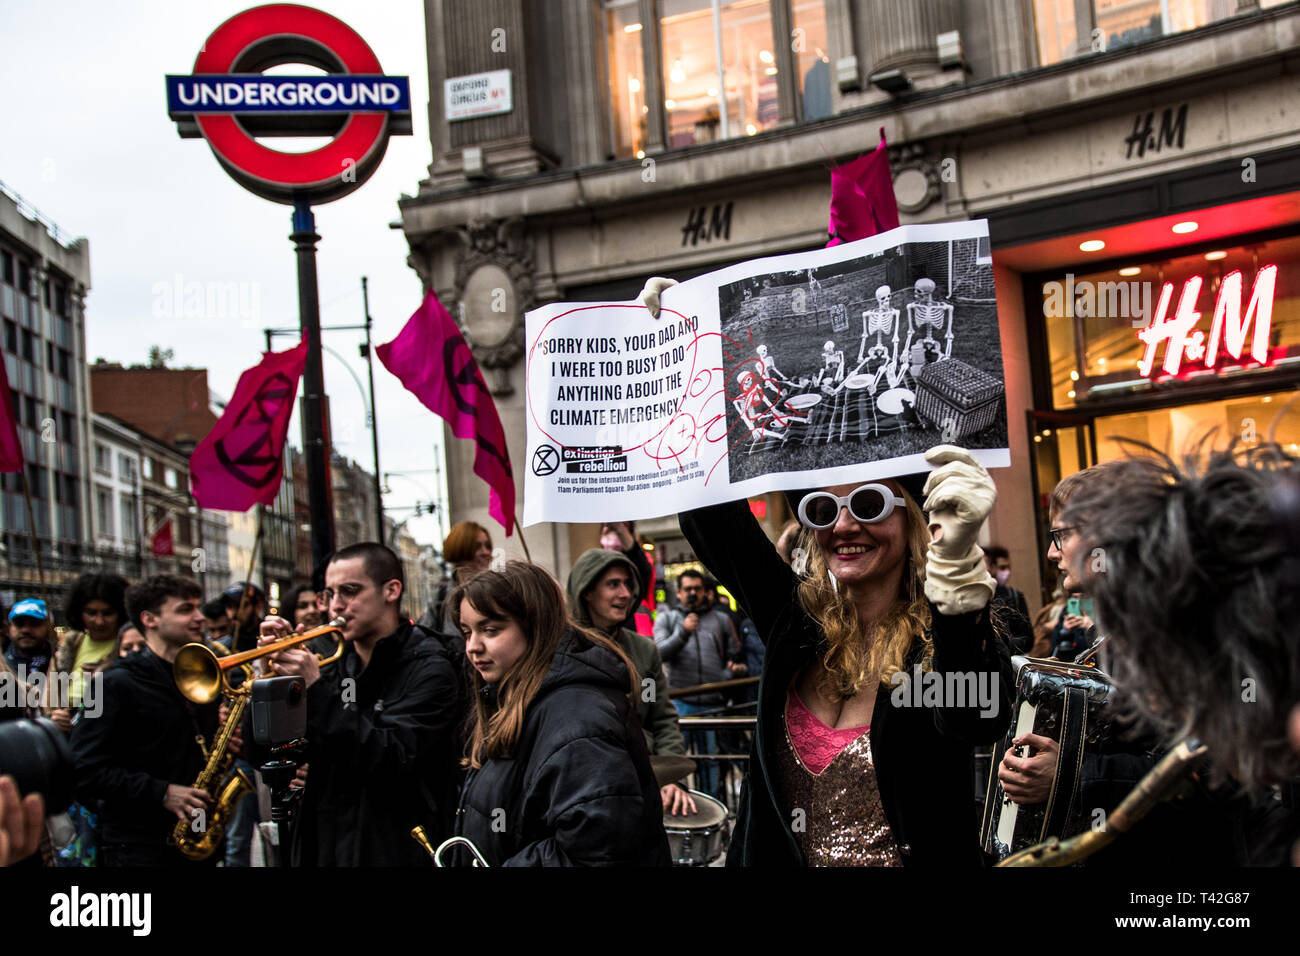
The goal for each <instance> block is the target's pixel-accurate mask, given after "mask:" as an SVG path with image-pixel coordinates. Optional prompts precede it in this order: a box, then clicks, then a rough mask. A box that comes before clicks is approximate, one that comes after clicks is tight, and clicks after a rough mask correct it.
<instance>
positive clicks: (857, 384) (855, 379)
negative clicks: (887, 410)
mask: <svg viewBox="0 0 1300 956" xmlns="http://www.w3.org/2000/svg"><path fill="white" fill-rule="evenodd" d="M874 378H875V376H874V375H866V374H862V375H850V376H849V377H848V378H846V379H845V380H844V387H845V388H849V389H854V390H857V389H859V388H866V387H867V386H868V385H870V384H871V382H872V380H873V379H874Z"/></svg>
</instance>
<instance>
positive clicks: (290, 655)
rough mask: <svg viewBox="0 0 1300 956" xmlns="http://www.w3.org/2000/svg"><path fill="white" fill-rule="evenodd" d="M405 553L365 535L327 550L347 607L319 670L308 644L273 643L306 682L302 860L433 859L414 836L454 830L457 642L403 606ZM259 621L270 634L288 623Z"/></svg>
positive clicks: (340, 606) (461, 697)
mask: <svg viewBox="0 0 1300 956" xmlns="http://www.w3.org/2000/svg"><path fill="white" fill-rule="evenodd" d="M404 587H405V585H404V578H403V574H402V564H401V562H400V561H399V560H398V558H397V555H395V554H394V553H393V552H392V551H390V550H389V549H388V548H386V547H384V546H383V545H381V544H375V543H371V542H365V543H362V544H355V545H351V546H349V547H346V548H343V549H342V550H340V551H338V552H336V553H335V554H334V556H333V557H332V558H331V559H330V562H329V566H328V568H327V569H326V572H325V588H324V592H325V595H326V598H327V600H328V605H329V610H328V612H327V613H328V615H329V618H330V620H334V619H335V618H340V617H341V618H342V619H343V621H344V624H343V638H344V641H345V642H346V647H345V650H344V652H343V657H342V658H341V659H340V660H339V661H337V662H336V663H333V664H330V665H328V666H327V667H325V668H324V669H323V670H322V669H321V668H320V667H319V665H318V664H317V661H316V657H315V656H314V655H313V654H311V653H310V652H308V651H306V650H303V649H301V648H290V649H288V650H284V651H280V652H279V653H277V654H274V655H272V658H271V660H272V663H273V664H274V666H275V669H276V671H277V673H279V674H298V675H301V676H302V677H303V679H304V680H305V681H306V683H307V740H308V744H307V764H308V767H309V769H308V772H307V785H306V793H305V794H304V796H303V802H302V807H301V808H300V810H299V813H298V825H297V828H296V832H295V836H294V852H293V860H294V862H295V864H296V865H299V866H427V865H429V862H430V861H429V858H428V855H427V854H426V853H425V851H424V850H423V849H421V848H420V845H419V844H418V843H416V842H415V840H413V839H411V836H410V831H411V828H412V827H414V826H415V825H417V824H419V825H422V826H423V827H424V828H425V830H426V832H427V833H428V835H429V838H430V839H431V840H433V842H434V843H435V844H436V843H438V842H440V841H441V840H443V839H445V838H446V837H448V836H450V835H451V829H452V823H453V819H454V814H455V809H456V787H457V784H458V781H459V767H458V758H459V756H460V747H459V736H458V730H459V728H460V725H461V723H462V720H463V718H464V714H465V707H466V696H465V692H464V690H463V686H464V685H463V683H462V681H463V672H462V670H461V668H460V667H459V666H458V663H459V662H458V661H457V659H456V657H455V655H454V652H453V651H452V650H451V649H450V648H449V647H448V646H447V645H446V644H445V643H444V641H443V639H442V637H441V636H440V635H435V634H432V633H429V632H426V631H424V630H422V629H421V628H418V627H415V626H413V625H412V624H411V622H410V621H409V620H408V619H407V618H405V617H404V616H403V615H402V614H401V610H400V608H401V600H402V592H403V590H404ZM292 630H293V629H292V627H291V626H290V624H289V622H288V621H286V620H284V619H283V618H279V617H271V618H267V619H266V620H265V621H264V622H263V623H262V640H263V641H264V642H266V641H269V640H275V639H277V638H282V637H284V636H286V635H287V634H289V633H291V632H292Z"/></svg>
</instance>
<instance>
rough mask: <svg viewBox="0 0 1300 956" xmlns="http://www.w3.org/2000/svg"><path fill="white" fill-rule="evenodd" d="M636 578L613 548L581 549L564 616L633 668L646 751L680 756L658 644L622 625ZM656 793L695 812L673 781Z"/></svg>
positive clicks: (678, 808)
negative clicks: (609, 643) (596, 634)
mask: <svg viewBox="0 0 1300 956" xmlns="http://www.w3.org/2000/svg"><path fill="white" fill-rule="evenodd" d="M639 578H640V575H639V572H638V569H637V566H636V565H635V564H634V563H633V562H632V561H631V560H630V559H629V558H628V557H626V556H625V555H623V554H622V553H620V552H618V551H612V550H609V549H608V548H604V547H601V548H591V549H589V550H587V551H584V552H583V553H582V554H581V556H579V558H578V560H577V562H575V563H574V565H573V570H572V571H570V572H569V581H568V585H567V590H568V598H569V616H570V617H572V618H573V620H574V621H575V622H576V623H578V624H580V625H582V626H583V627H590V628H594V629H595V630H598V631H600V632H601V633H602V634H605V635H607V636H608V637H610V638H611V639H612V640H613V641H614V643H616V644H617V645H618V646H619V647H621V648H622V649H623V653H625V654H626V655H627V656H628V659H629V660H630V661H631V662H632V664H633V666H634V667H635V668H636V672H637V679H638V680H639V681H640V682H641V694H640V697H639V698H638V699H637V700H638V704H637V709H638V711H639V716H640V718H641V730H642V732H643V733H644V734H645V742H646V748H647V749H648V750H649V751H650V755H651V756H662V755H665V754H675V755H678V756H684V755H685V753H686V741H685V740H683V739H682V731H681V727H680V726H678V723H677V708H676V707H674V706H673V702H672V700H671V699H670V698H669V697H668V679H667V678H666V677H665V676H664V664H663V660H662V659H661V658H660V657H659V649H658V648H657V647H655V642H654V641H652V640H651V639H650V638H648V637H645V636H643V635H641V634H638V633H636V632H635V631H633V630H631V629H630V628H629V627H628V626H627V617H628V611H629V609H631V608H634V607H636V604H637V597H638V591H637V588H638V581H639ZM659 797H660V799H661V800H662V801H663V808H664V810H665V811H666V812H668V813H671V814H674V815H677V814H681V813H688V812H689V813H694V812H695V801H694V800H693V799H691V796H690V794H688V793H687V792H686V791H685V790H683V789H682V788H681V787H679V786H677V785H676V784H675V783H670V784H668V785H666V786H663V787H660V788H659Z"/></svg>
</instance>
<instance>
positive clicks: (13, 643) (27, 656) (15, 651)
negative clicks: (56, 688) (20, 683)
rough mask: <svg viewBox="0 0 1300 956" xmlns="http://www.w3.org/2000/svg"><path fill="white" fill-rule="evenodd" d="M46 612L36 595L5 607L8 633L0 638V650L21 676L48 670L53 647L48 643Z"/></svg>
mask: <svg viewBox="0 0 1300 956" xmlns="http://www.w3.org/2000/svg"><path fill="white" fill-rule="evenodd" d="M49 623H50V613H49V611H48V610H47V609H46V607H45V602H44V601H42V600H40V599H39V598H23V599H22V600H21V601H19V602H18V603H17V604H15V605H14V606H13V607H12V608H11V609H10V610H9V628H8V633H7V634H5V635H3V638H4V639H3V640H0V652H2V653H3V654H4V659H5V663H7V664H8V665H9V667H10V669H12V670H13V671H14V673H16V674H17V675H18V676H19V677H20V678H21V679H23V680H26V679H27V677H26V675H28V674H36V673H40V674H44V673H45V672H46V671H48V670H49V667H50V657H51V656H52V655H53V653H54V648H53V647H52V646H51V644H50V631H49Z"/></svg>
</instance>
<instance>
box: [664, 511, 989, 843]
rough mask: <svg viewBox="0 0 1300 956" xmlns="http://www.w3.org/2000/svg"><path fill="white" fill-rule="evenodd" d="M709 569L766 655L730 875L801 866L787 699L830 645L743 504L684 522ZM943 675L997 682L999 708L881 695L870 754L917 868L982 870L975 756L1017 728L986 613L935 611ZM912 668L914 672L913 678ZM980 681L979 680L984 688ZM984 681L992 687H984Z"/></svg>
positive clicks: (937, 666) (937, 661) (897, 833)
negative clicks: (780, 747) (786, 772)
mask: <svg viewBox="0 0 1300 956" xmlns="http://www.w3.org/2000/svg"><path fill="white" fill-rule="evenodd" d="M678 518H679V521H680V523H681V526H682V531H683V532H684V533H685V534H686V538H687V540H688V541H689V542H690V543H691V547H693V548H694V549H695V553H696V554H697V555H699V557H700V560H701V561H703V562H704V565H705V567H707V568H708V569H709V570H710V571H711V572H713V575H714V576H715V577H716V578H717V579H718V580H719V581H720V582H722V583H723V584H724V585H725V586H726V588H727V590H728V591H730V592H731V593H732V594H733V595H735V597H736V599H737V600H738V601H739V602H740V604H741V606H742V607H743V608H744V609H745V611H746V613H747V614H748V615H749V617H750V618H752V619H753V621H754V625H755V626H756V627H757V629H758V633H759V634H760V635H761V636H762V637H763V638H764V639H765V641H766V644H767V655H766V658H765V659H764V663H763V675H762V680H761V681H760V683H759V703H758V722H757V725H756V729H755V734H754V745H753V748H752V750H751V752H750V760H749V773H748V775H747V776H746V778H745V784H744V787H743V789H742V792H741V799H740V808H739V811H738V814H737V818H736V825H735V828H734V829H733V831H732V837H731V845H730V847H729V849H728V851H727V865H728V866H803V865H804V858H803V855H802V853H801V852H800V851H799V847H798V844H797V843H796V842H795V839H794V836H793V834H792V832H791V830H790V820H791V817H790V809H791V808H790V807H787V806H785V805H784V802H783V797H782V793H781V785H780V782H779V780H778V779H777V778H776V776H775V774H776V760H775V756H776V746H777V742H778V741H780V740H781V739H782V736H783V734H784V730H783V728H782V714H783V713H784V708H785V700H786V691H787V689H788V688H789V686H790V682H791V680H792V679H793V678H794V676H795V674H797V673H798V672H799V671H800V670H802V669H803V668H804V667H805V666H807V665H808V664H809V663H811V662H812V661H813V660H815V659H816V658H817V656H818V654H819V653H820V651H819V645H820V643H821V641H822V634H821V631H820V629H819V628H818V626H817V624H816V623H815V622H814V621H813V620H812V619H811V618H810V617H809V616H808V615H807V613H806V612H805V611H804V610H803V608H802V607H801V606H800V604H799V600H798V596H797V594H796V592H795V589H796V586H797V581H796V578H795V575H794V572H793V571H791V570H790V568H789V567H788V566H786V564H785V563H784V562H783V561H782V560H781V558H780V556H779V555H778V554H777V553H776V549H775V548H774V547H773V546H772V543H771V542H770V541H769V540H768V539H767V536H766V535H765V534H763V531H762V529H761V528H759V526H758V522H757V521H756V520H754V517H753V515H752V514H750V511H749V507H748V505H747V504H746V503H745V502H744V501H740V502H732V503H729V504H725V505H716V506H713V507H710V508H701V509H699V510H696V511H688V512H685V513H683V514H681V515H679V516H678ZM931 612H932V615H933V626H932V635H931V636H932V638H933V640H934V660H933V666H934V670H935V672H937V673H940V674H942V673H948V672H957V671H960V672H968V673H974V674H992V675H994V676H995V677H996V683H995V684H994V685H993V686H994V690H995V696H994V700H995V703H994V708H993V713H992V714H991V715H990V716H981V715H980V708H979V707H978V706H971V707H946V708H940V707H915V706H913V707H897V706H893V704H892V700H893V695H892V694H891V692H890V689H889V688H887V687H881V688H880V690H879V691H878V693H877V694H876V704H875V709H874V710H873V712H872V717H871V752H872V755H873V759H874V761H875V767H876V779H877V783H878V785H879V787H880V798H881V803H882V804H883V806H884V810H885V816H886V817H887V818H888V820H889V824H890V827H891V828H892V830H893V832H894V838H895V840H896V841H897V843H898V845H899V847H900V850H901V851H902V854H903V859H904V862H905V863H906V864H907V865H908V866H918V867H925V866H928V867H977V866H979V865H980V864H981V855H980V852H979V833H978V827H977V825H976V821H975V820H974V818H973V815H972V813H971V792H972V789H973V783H972V780H973V766H972V751H973V745H975V744H987V743H992V742H994V741H995V740H997V739H998V738H999V737H1000V736H1001V735H1002V734H1003V732H1004V731H1005V730H1006V727H1007V724H1008V722H1009V720H1010V717H1011V699H1012V694H1013V681H1012V673H1011V662H1010V655H1009V654H1008V651H1007V648H1006V645H1005V643H1004V642H1003V641H1002V640H1001V639H999V638H998V637H997V635H996V634H995V633H994V631H993V627H992V624H991V621H990V617H989V612H988V609H987V608H985V609H982V610H980V611H975V612H972V613H970V614H963V615H957V616H951V617H950V616H946V615H942V614H940V613H939V612H938V611H937V610H936V609H934V608H933V606H932V607H931ZM912 664H913V662H912V661H909V662H908V667H907V670H908V672H909V674H910V673H911V667H912ZM977 679H978V678H977ZM984 679H985V680H986V681H987V680H988V678H987V677H986V678H984Z"/></svg>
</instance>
